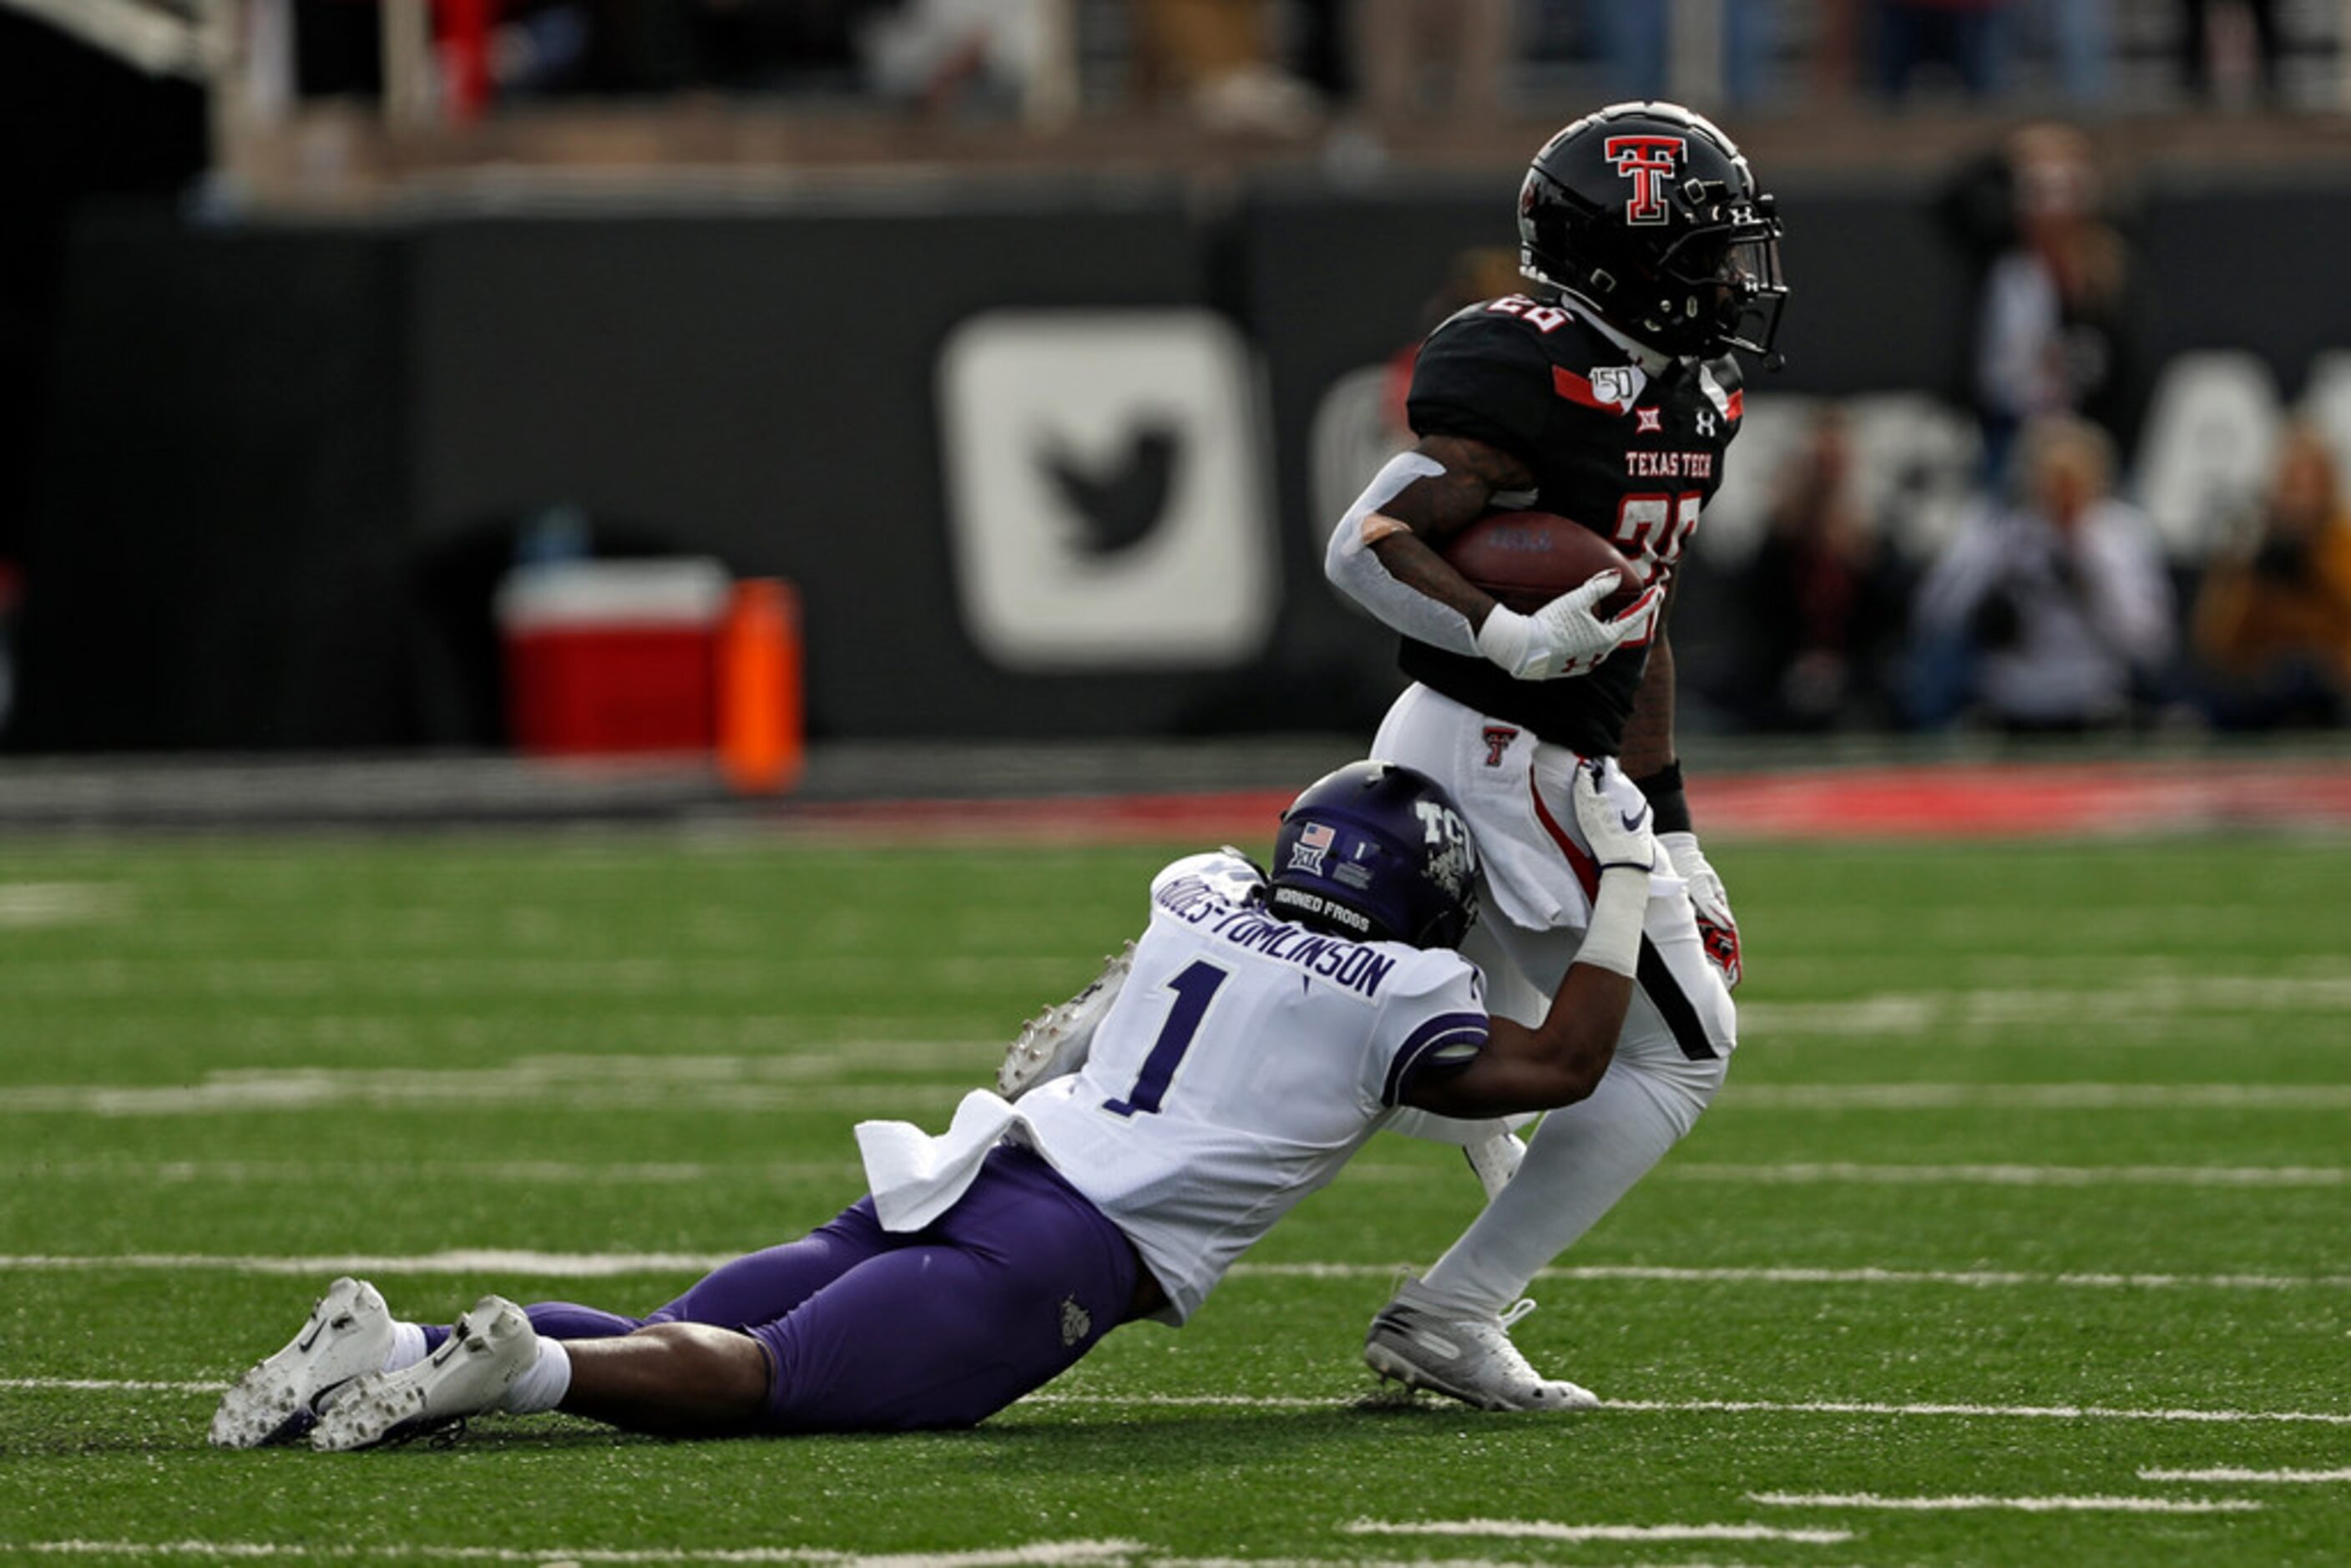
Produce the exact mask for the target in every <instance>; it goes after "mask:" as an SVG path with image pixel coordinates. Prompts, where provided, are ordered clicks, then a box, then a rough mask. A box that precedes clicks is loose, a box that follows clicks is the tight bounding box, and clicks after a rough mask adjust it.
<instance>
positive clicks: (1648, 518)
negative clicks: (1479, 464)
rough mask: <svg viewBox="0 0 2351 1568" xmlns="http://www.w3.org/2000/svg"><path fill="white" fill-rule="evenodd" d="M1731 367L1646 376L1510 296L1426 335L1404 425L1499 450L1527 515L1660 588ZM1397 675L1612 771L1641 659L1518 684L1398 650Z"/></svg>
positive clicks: (1716, 477) (1702, 479) (1722, 409)
mask: <svg viewBox="0 0 2351 1568" xmlns="http://www.w3.org/2000/svg"><path fill="white" fill-rule="evenodd" d="M1741 403H1742V398H1741V394H1740V380H1739V367H1738V365H1737V363H1736V362H1735V361H1731V360H1729V359H1728V358H1724V359H1720V360H1708V361H1697V360H1672V361H1667V363H1666V365H1665V367H1664V368H1663V369H1662V370H1659V371H1654V372H1653V371H1647V370H1645V369H1644V368H1643V367H1642V366H1641V364H1640V362H1639V361H1637V360H1636V359H1635V356H1634V355H1632V354H1630V353H1628V352H1627V351H1626V350H1624V349H1623V348H1621V347H1619V346H1618V345H1617V344H1616V343H1614V342H1613V341H1612V340H1610V339H1609V338H1608V337H1607V336H1606V335H1605V334H1604V333H1603V332H1601V331H1600V330H1599V329H1597V328H1595V327H1593V325H1592V324H1591V322H1589V321H1588V320H1586V319H1585V318H1584V317H1583V315H1582V314H1581V313H1580V312H1579V311H1578V310H1576V309H1574V308H1571V307H1569V306H1566V305H1563V304H1557V303H1545V302H1543V301H1541V300H1536V299H1531V298H1528V297H1527V296H1525V295H1522V294H1513V295H1510V296H1509V297H1507V298H1501V299H1490V300H1487V301H1486V302H1484V303H1483V304H1479V305H1472V306H1470V307H1469V308H1468V309H1466V310H1463V311H1461V312H1460V313H1459V314H1458V315H1456V316H1454V317H1453V318H1452V319H1449V320H1447V322H1445V324H1444V325H1442V326H1440V327H1439V328H1437V330H1436V331H1434V332H1432V333H1431V334H1429V338H1428V340H1427V342H1426V343H1424V344H1423V345H1422V346H1421V350H1420V358H1419V361H1418V362H1417V363H1416V365H1415V366H1414V369H1413V377H1412V392H1411V393H1410V396H1409V398H1408V401H1407V403H1406V411H1407V413H1409V415H1410V417H1411V421H1412V428H1413V430H1414V431H1415V432H1416V434H1421V435H1424V436H1427V435H1459V436H1466V437H1468V438H1469V439H1471V440H1474V441H1482V442H1484V443H1486V444H1488V445H1489V446H1494V447H1499V448H1500V449H1501V450H1502V451H1504V452H1507V453H1509V454H1510V455H1511V456H1513V457H1516V458H1517V459H1518V460H1519V461H1520V462H1521V463H1523V464H1525V465H1527V468H1528V470H1529V471H1530V472H1531V473H1532V474H1533V475H1534V477H1535V491H1534V495H1533V497H1531V503H1529V504H1531V505H1532V506H1533V507H1534V508H1535V509H1536V510H1538V511H1544V512H1552V513H1555V514H1557V515H1558V516H1560V517H1568V518H1572V519H1573V520H1574V521H1576V522H1578V523H1581V524H1583V526H1584V527H1585V528H1590V529H1592V530H1593V532H1595V533H1597V534H1599V535H1601V536H1602V537H1603V538H1606V539H1607V540H1609V542H1610V543H1612V544H1614V546H1615V547H1616V548H1617V549H1618V550H1619V551H1621V552H1622V553H1623V554H1624V556H1625V559H1627V560H1629V561H1631V562H1632V563H1633V564H1634V565H1635V567H1636V568H1641V567H1646V570H1647V572H1648V578H1647V580H1649V581H1651V582H1660V581H1669V580H1671V577H1672V574H1673V570H1674V568H1675V566H1676V565H1677V563H1678V562H1679V561H1680V560H1681V557H1682V551H1683V550H1684V549H1687V547H1688V544H1689V539H1690V535H1691V534H1692V533H1693V532H1694V531H1695V530H1696V529H1697V528H1698V509H1699V508H1700V507H1703V506H1704V505H1705V504H1706V502H1707V500H1708V497H1711V496H1712V495H1713V494H1714V492H1715V490H1716V488H1717V486H1719V485H1720V484H1721V483H1722V458H1723V453H1724V451H1725V449H1726V448H1728V447H1729V444H1730V438H1731V437H1732V436H1733V435H1735V434H1738V433H1739V421H1740V414H1741V413H1742V412H1743V411H1742V407H1741ZM1399 663H1401V664H1402V665H1403V667H1404V671H1405V674H1408V675H1410V676H1412V677H1413V678H1414V679H1415V680H1417V681H1420V682H1422V683H1424V684H1425V685H1429V686H1432V687H1434V688H1436V689H1437V691H1440V692H1443V693H1444V694H1445V695H1447V696H1449V697H1451V698H1453V699H1454V700H1455V701H1457V702H1460V703H1464V704H1467V705H1468V706H1470V707H1474V708H1476V709H1477V710H1478V711H1479V712H1480V713H1484V714H1490V715H1492V716H1495V717H1497V718H1501V719H1508V720H1510V722H1511V723H1513V724H1520V725H1523V726H1525V727H1527V728H1529V729H1531V730H1533V731H1534V732H1535V733H1536V734H1537V735H1539V736H1541V737H1542V738H1544V739H1545V740H1549V741H1554V742H1557V743H1558V744H1560V745H1562V746H1565V747H1569V748H1571V749H1573V750H1574V751H1577V752H1580V753H1582V754H1583V755H1584V756H1587V757H1591V756H1614V754H1615V753H1616V751H1617V750H1618V748H1619V747H1620V746H1621V745H1622V743H1623V740H1624V736H1625V720H1626V719H1627V718H1629V717H1630V716H1631V715H1632V711H1633V695H1634V692H1635V690H1636V689H1637V688H1638V687H1639V685H1640V684H1641V673H1642V671H1643V670H1644V669H1646V667H1647V665H1648V649H1647V647H1646V644H1644V645H1640V646H1633V645H1627V646H1625V647H1623V648H1620V649H1618V650H1617V651H1616V652H1615V653H1612V654H1610V655H1609V656H1608V658H1607V659H1606V660H1605V661H1604V663H1603V664H1601V665H1600V667H1599V668H1598V669H1596V670H1594V671H1593V673H1592V674H1588V675H1572V676H1567V677H1564V678H1562V679H1559V680H1551V681H1520V680H1515V679H1513V678H1512V677H1511V676H1510V675H1509V674H1506V673H1504V672H1503V671H1502V670H1501V669H1500V668H1499V667H1498V666H1496V665H1495V664H1491V663H1489V662H1488V661H1487V660H1485V659H1481V658H1475V657H1472V656H1470V655H1468V654H1463V653H1451V652H1449V651H1447V650H1446V649H1442V648H1437V647H1434V646H1432V645H1430V644H1429V643H1422V642H1419V641H1417V640H1416V639H1414V638H1409V637H1407V638H1405V641H1404V649H1403V653H1402V655H1401V658H1400V660H1399Z"/></svg>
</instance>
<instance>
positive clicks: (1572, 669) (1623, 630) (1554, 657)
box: [1478, 571, 1666, 681]
mask: <svg viewBox="0 0 2351 1568" xmlns="http://www.w3.org/2000/svg"><path fill="white" fill-rule="evenodd" d="M1622 576H1623V574H1622V573H1621V572H1615V571H1602V572H1594V573H1593V575H1592V576H1591V577H1590V578H1588V579H1586V580H1584V582H1583V584H1582V585H1581V586H1580V587H1576V588H1572V589H1570V590H1568V591H1566V592H1565V593H1562V594H1561V595H1560V596H1559V597H1558V598H1557V599H1554V600H1552V601H1551V602H1550V603H1549V604H1546V605H1544V606H1543V607H1542V608H1541V610H1538V611H1536V612H1534V613H1533V614H1532V615H1521V614H1520V613H1519V612H1517V611H1515V610H1512V609H1510V608H1508V607H1507V606H1504V605H1500V604H1497V605H1496V606H1494V608H1493V611H1492V612H1490V613H1489V614H1488V615H1487V617H1486V623H1485V624H1484V625H1482V626H1480V627H1479V628H1478V651H1479V653H1483V654H1485V655H1486V657H1487V658H1489V659H1490V660H1492V661H1493V662H1494V663H1495V664H1499V665H1500V666H1501V667H1502V668H1503V669H1504V670H1506V671H1508V672H1509V673H1510V674H1511V675H1512V676H1513V677H1515V678H1516V679H1519V680H1521V681H1548V680H1552V679H1553V678H1555V677H1557V676H1560V675H1588V674H1591V673H1592V672H1593V671H1594V670H1596V669H1598V668H1599V667H1600V662H1601V661H1602V660H1603V659H1605V658H1606V657H1608V655H1609V654H1611V653H1614V652H1615V651H1616V650H1617V649H1619V648H1621V647H1623V646H1624V645H1625V643H1646V642H1647V641H1648V640H1649V637H1650V635H1651V633H1652V632H1654V631H1655V630H1656V623H1657V612H1658V610H1659V608H1660V607H1661V606H1662V605H1663V604H1664V603H1665V598H1666V585H1665V584H1664V583H1662V582H1660V583H1655V584H1652V585H1651V586H1650V588H1649V590H1648V591H1646V592H1645V593H1643V594H1642V595H1641V597H1640V598H1638V599H1636V600H1635V601H1633V602H1632V603H1631V604H1630V605H1628V606H1627V607H1626V608H1625V609H1624V610H1623V611H1621V612H1618V613H1617V614H1616V615H1615V616H1614V617H1613V618H1612V619H1610V620H1606V621H1603V620H1602V619H1600V617H1599V616H1597V615H1595V614H1593V610H1592V607H1593V605H1595V604H1597V603H1599V602H1600V601H1602V600H1604V599H1605V598H1607V597H1608V596H1609V595H1610V594H1611V593H1614V592H1615V591H1616V584H1617V582H1618V581H1619V580H1620V579H1621V578H1622Z"/></svg>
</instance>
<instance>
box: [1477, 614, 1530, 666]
mask: <svg viewBox="0 0 2351 1568" xmlns="http://www.w3.org/2000/svg"><path fill="white" fill-rule="evenodd" d="M1534 626H1535V622H1534V617H1533V616H1531V615H1521V614H1520V613H1519V612H1517V611H1515V610H1512V609H1510V607H1509V606H1507V605H1502V604H1497V605H1496V606H1494V608H1493V609H1491V610H1489V611H1488V612H1486V620H1485V622H1484V623H1483V624H1482V625H1480V626H1479V628H1478V652H1479V653H1483V654H1485V655H1486V657H1487V658H1488V659H1489V660H1491V661H1492V662H1493V663H1495V664H1499V665H1500V666H1501V667H1502V669H1503V670H1504V671H1505V672H1506V673H1507V674H1512V675H1515V674H1518V673H1519V667H1520V665H1522V664H1525V663H1526V662H1527V643H1529V642H1530V641H1531V639H1532V638H1533V635H1534Z"/></svg>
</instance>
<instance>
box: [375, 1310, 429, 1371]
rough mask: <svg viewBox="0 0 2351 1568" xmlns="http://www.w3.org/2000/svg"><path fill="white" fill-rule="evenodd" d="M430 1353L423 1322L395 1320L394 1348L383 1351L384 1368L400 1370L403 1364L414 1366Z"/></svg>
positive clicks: (393, 1326) (393, 1328) (393, 1327)
mask: <svg viewBox="0 0 2351 1568" xmlns="http://www.w3.org/2000/svg"><path fill="white" fill-rule="evenodd" d="M429 1354H432V1353H431V1350H430V1349H429V1347H428V1346H427V1345H426V1344H425V1343H424V1328H423V1324H421V1323H409V1322H395V1323H393V1324H392V1348H391V1349H390V1350H388V1351H386V1352H384V1353H383V1369H384V1370H385V1371H386V1372H398V1371H399V1370H400V1369H401V1368H402V1367H403V1366H414V1365H415V1364H417V1363H418V1362H420V1361H423V1359H424V1358H425V1357H426V1356H427V1355H429Z"/></svg>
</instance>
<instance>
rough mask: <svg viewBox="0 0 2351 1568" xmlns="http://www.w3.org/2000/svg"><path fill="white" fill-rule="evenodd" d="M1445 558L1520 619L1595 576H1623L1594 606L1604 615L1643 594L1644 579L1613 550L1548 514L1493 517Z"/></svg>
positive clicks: (1452, 543) (1448, 546) (1468, 531)
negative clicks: (1614, 573)
mask: <svg viewBox="0 0 2351 1568" xmlns="http://www.w3.org/2000/svg"><path fill="white" fill-rule="evenodd" d="M1441 553H1442V554H1443V555H1444V557H1445V559H1446V561H1447V563H1448V564H1449V565H1451V567H1452V568H1453V570H1456V571H1458V572H1459V573H1460V574H1461V575H1462V576H1463V577H1465V578H1467V579H1468V580H1469V581H1470V582H1472V583H1473V584H1475V585H1476V586H1478V587H1479V588H1482V589H1484V590H1485V591H1487V592H1489V593H1490V594H1492V595H1493V596H1494V597H1495V598H1496V599H1498V600H1499V601H1501V603H1502V605H1503V607H1504V608H1505V609H1510V610H1515V611H1517V612H1519V613H1520V614H1521V615H1527V614H1531V613H1533V612H1535V611H1538V610H1540V609H1541V608H1542V607H1543V606H1544V605H1546V604H1548V603H1550V602H1551V601H1552V600H1554V599H1557V598H1558V597H1559V596H1560V595H1561V594H1562V593H1565V592H1567V591H1569V590H1570V589H1573V588H1580V587H1582V586H1583V583H1585V582H1586V581H1588V580H1590V579H1591V577H1592V575H1593V573H1594V572H1601V571H1618V572H1622V573H1623V574H1624V580H1623V581H1622V582H1620V583H1618V584H1617V586H1616V588H1615V590H1614V591H1613V592H1611V593H1610V594H1609V595H1608V596H1607V597H1606V598H1605V599H1603V600H1602V601H1600V602H1599V604H1598V605H1597V606H1595V607H1594V608H1595V609H1596V610H1597V611H1598V612H1599V613H1600V614H1601V615H1603V616H1608V615H1614V614H1615V613H1616V612H1619V611H1621V610H1623V609H1624V608H1625V606H1626V605H1629V604H1631V603H1632V602H1633V601H1634V600H1635V599H1636V598H1637V597H1639V595H1640V591H1641V586H1642V585H1641V582H1640V574H1639V573H1638V572H1636V571H1635V570H1634V568H1633V566H1632V563H1630V562H1629V561H1627V560H1626V559H1625V558H1624V557H1623V556H1622V555H1620V554H1618V553H1617V550H1616V547H1615V546H1614V545H1612V544H1610V543H1609V542H1608V541H1607V540H1606V539H1604V538H1601V537H1600V536H1599V535H1598V534H1595V533H1593V531H1592V530H1591V529H1590V528H1585V527H1583V525H1582V524H1580V523H1574V522H1571V521H1569V520H1568V519H1567V518H1565V517H1554V516H1553V515H1552V514H1551V513H1549V512H1508V511H1505V512H1489V513H1487V514H1486V515H1485V516H1484V517H1479V519H1477V520H1476V521H1475V522H1473V523H1471V524H1470V525H1469V526H1468V528H1463V529H1462V530H1461V531H1460V532H1459V533H1458V534H1456V535H1454V536H1453V537H1452V538H1450V539H1447V541H1446V543H1445V548H1444V549H1443V551H1442V552H1441Z"/></svg>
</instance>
